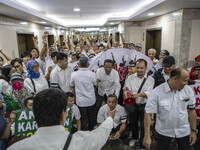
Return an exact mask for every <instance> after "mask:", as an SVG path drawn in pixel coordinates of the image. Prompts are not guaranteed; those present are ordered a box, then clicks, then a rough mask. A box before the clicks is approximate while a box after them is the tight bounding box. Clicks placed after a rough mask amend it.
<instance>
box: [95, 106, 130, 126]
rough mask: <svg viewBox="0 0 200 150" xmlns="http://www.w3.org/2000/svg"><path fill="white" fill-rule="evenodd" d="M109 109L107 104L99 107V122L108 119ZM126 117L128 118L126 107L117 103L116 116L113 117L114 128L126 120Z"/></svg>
mask: <svg viewBox="0 0 200 150" xmlns="http://www.w3.org/2000/svg"><path fill="white" fill-rule="evenodd" d="M107 111H108V105H107V104H105V105H103V106H101V108H100V109H99V112H98V115H97V123H103V122H104V120H106V119H107V118H108V116H107ZM126 119H127V114H126V111H125V109H124V107H122V106H120V105H119V104H117V106H116V111H115V116H114V118H113V125H114V128H116V127H117V126H118V125H120V124H121V123H124V122H126Z"/></svg>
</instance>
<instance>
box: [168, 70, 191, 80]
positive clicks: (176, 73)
mask: <svg viewBox="0 0 200 150" xmlns="http://www.w3.org/2000/svg"><path fill="white" fill-rule="evenodd" d="M183 70H185V71H187V72H188V70H187V69H185V68H183V67H177V68H174V69H173V70H172V71H171V73H170V78H173V77H177V78H180V77H181V74H182V71H183Z"/></svg>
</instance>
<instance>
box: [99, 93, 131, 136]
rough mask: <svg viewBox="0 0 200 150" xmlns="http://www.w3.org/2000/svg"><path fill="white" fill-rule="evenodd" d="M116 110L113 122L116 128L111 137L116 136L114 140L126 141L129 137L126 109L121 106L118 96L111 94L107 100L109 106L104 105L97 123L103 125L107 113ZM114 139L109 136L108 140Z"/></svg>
mask: <svg viewBox="0 0 200 150" xmlns="http://www.w3.org/2000/svg"><path fill="white" fill-rule="evenodd" d="M108 109H110V110H111V111H112V110H114V109H116V112H115V115H114V118H113V122H114V128H113V129H112V131H111V135H112V134H114V139H118V138H120V139H125V138H128V137H129V133H130V132H129V130H128V128H127V125H126V119H127V114H126V111H125V109H124V107H122V106H120V105H119V104H118V101H117V96H116V95H114V94H110V95H109V96H108V98H107V104H106V105H103V106H102V107H101V108H100V109H99V112H98V115H97V123H98V124H101V123H103V121H104V120H106V118H107V111H108ZM111 138H113V137H112V136H109V137H108V139H111Z"/></svg>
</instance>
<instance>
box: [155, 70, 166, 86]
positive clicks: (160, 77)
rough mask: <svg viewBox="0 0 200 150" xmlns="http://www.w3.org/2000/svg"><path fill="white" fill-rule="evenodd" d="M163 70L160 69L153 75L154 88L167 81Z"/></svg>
mask: <svg viewBox="0 0 200 150" xmlns="http://www.w3.org/2000/svg"><path fill="white" fill-rule="evenodd" d="M162 70H163V68H161V69H158V70H157V71H156V72H155V73H154V75H153V78H154V80H155V84H154V88H155V87H157V86H159V85H160V84H162V83H164V82H165V78H164V76H163V74H162Z"/></svg>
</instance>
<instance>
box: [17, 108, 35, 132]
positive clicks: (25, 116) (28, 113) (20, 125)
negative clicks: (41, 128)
mask: <svg viewBox="0 0 200 150" xmlns="http://www.w3.org/2000/svg"><path fill="white" fill-rule="evenodd" d="M37 129H38V125H37V123H36V121H35V117H34V113H33V110H32V109H20V110H17V111H16V119H15V135H16V136H19V135H25V136H31V135H33V134H34V133H35V132H36V130H37Z"/></svg>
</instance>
